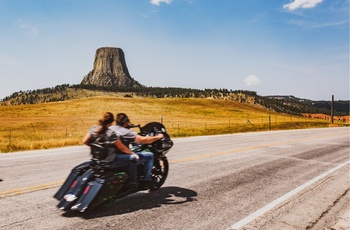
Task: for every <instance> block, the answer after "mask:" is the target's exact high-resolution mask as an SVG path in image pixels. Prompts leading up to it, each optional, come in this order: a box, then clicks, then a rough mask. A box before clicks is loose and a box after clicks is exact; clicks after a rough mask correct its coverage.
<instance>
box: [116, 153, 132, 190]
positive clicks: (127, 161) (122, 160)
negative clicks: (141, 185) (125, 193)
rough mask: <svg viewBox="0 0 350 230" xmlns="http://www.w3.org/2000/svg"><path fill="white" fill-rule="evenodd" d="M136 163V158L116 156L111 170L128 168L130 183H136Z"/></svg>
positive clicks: (128, 155) (122, 155)
mask: <svg viewBox="0 0 350 230" xmlns="http://www.w3.org/2000/svg"><path fill="white" fill-rule="evenodd" d="M137 163H138V161H137V160H136V157H135V156H134V155H130V154H116V156H115V158H114V161H113V162H112V164H111V168H118V167H125V166H128V176H129V181H130V182H135V183H136V182H137V181H136V177H137Z"/></svg>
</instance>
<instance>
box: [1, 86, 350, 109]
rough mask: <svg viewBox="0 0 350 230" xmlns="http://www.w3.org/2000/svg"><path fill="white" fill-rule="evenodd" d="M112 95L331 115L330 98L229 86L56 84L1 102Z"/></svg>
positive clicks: (343, 104) (342, 105)
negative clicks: (216, 101)
mask: <svg viewBox="0 0 350 230" xmlns="http://www.w3.org/2000/svg"><path fill="white" fill-rule="evenodd" d="M101 95H113V96H117V97H156V98H169V97H170V98H211V99H221V100H232V101H237V102H241V103H247V104H256V105H260V106H263V107H265V108H266V109H268V110H273V111H276V112H280V113H287V114H293V115H301V114H302V113H317V114H320V113H323V114H327V115H330V114H331V105H330V104H331V102H330V101H312V100H308V99H301V98H297V97H294V96H278V95H275V96H265V97H264V96H259V95H257V93H256V92H254V91H247V90H228V89H204V90H200V89H191V88H177V87H146V86H141V85H139V86H132V87H126V86H97V85H89V84H88V85H85V84H78V85H69V84H63V85H57V86H55V87H51V88H44V89H38V90H28V91H19V92H15V93H13V94H12V95H10V96H8V97H5V98H4V99H2V100H1V101H0V105H3V106H5V105H19V104H38V103H47V102H56V101H66V100H73V99H78V98H86V97H95V96H101ZM349 114H350V112H349V101H335V115H336V116H345V115H349Z"/></svg>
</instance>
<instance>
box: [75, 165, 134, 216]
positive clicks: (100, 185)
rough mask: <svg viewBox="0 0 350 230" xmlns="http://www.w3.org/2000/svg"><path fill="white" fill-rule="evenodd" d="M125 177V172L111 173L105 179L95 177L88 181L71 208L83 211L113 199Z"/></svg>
mask: <svg viewBox="0 0 350 230" xmlns="http://www.w3.org/2000/svg"><path fill="white" fill-rule="evenodd" d="M127 179H128V176H127V174H126V173H125V172H118V173H113V174H112V175H111V176H108V177H106V179H101V178H96V179H95V180H93V181H91V182H89V184H88V185H87V186H86V188H85V190H84V192H83V194H82V195H81V197H80V198H79V200H78V201H77V202H76V204H75V205H74V206H72V208H71V209H72V210H75V211H79V212H85V211H86V209H88V208H89V210H91V209H93V208H95V207H97V206H99V205H100V204H102V203H104V202H106V201H108V200H113V199H115V198H116V194H117V193H118V191H119V190H120V189H121V188H122V187H123V185H124V183H125V182H126V180H127Z"/></svg>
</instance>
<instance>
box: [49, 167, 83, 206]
mask: <svg viewBox="0 0 350 230" xmlns="http://www.w3.org/2000/svg"><path fill="white" fill-rule="evenodd" d="M89 167H90V162H89V161H87V162H84V163H82V164H80V165H78V166H76V167H74V168H73V169H72V171H71V173H70V174H69V175H68V177H67V179H66V180H65V181H64V183H63V185H62V186H61V188H60V189H59V190H58V191H57V192H56V194H55V195H54V196H53V197H54V198H56V199H57V200H61V199H62V198H63V196H64V195H65V194H66V193H67V192H68V190H69V189H70V188H71V187H72V184H73V183H74V181H76V180H77V178H78V177H79V176H80V175H82V174H83V173H84V172H86V171H87V170H88V169H89Z"/></svg>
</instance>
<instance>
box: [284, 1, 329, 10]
mask: <svg viewBox="0 0 350 230" xmlns="http://www.w3.org/2000/svg"><path fill="white" fill-rule="evenodd" d="M322 2H323V0H294V1H293V2H291V3H289V4H285V5H284V6H283V8H287V9H288V10H296V9H298V8H303V9H307V8H314V7H316V6H317V5H318V4H320V3H322Z"/></svg>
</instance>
